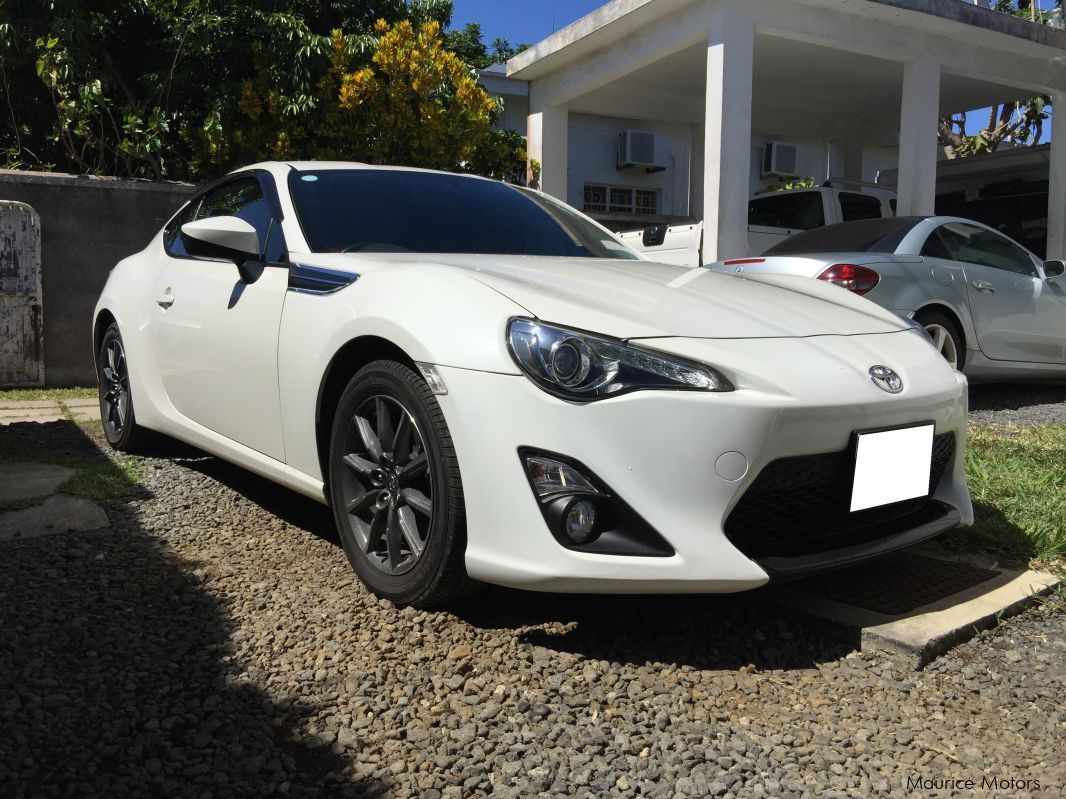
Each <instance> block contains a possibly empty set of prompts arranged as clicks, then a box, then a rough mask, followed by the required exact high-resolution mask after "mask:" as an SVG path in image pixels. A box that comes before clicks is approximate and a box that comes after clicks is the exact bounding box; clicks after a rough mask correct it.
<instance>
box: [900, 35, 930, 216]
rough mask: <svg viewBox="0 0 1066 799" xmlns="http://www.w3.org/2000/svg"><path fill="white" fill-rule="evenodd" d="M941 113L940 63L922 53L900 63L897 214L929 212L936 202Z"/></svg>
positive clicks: (925, 213) (908, 214)
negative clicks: (937, 149)
mask: <svg viewBox="0 0 1066 799" xmlns="http://www.w3.org/2000/svg"><path fill="white" fill-rule="evenodd" d="M939 117H940V63H939V62H938V61H936V60H935V59H933V58H930V57H927V56H923V57H922V58H920V59H918V60H917V61H910V62H908V63H907V64H904V66H903V103H902V106H901V108H900V119H899V186H898V187H897V193H898V195H899V199H898V207H897V210H896V213H897V214H899V215H900V216H928V215H931V214H932V213H933V206H934V204H935V202H936V146H937V120H938V119H939Z"/></svg>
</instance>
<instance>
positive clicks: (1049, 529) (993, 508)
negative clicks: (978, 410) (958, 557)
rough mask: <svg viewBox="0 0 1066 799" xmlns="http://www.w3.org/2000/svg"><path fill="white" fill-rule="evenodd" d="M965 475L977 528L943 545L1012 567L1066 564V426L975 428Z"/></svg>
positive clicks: (958, 533) (947, 539)
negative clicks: (1030, 564)
mask: <svg viewBox="0 0 1066 799" xmlns="http://www.w3.org/2000/svg"><path fill="white" fill-rule="evenodd" d="M966 475H967V481H968V482H969V485H970V494H971V496H972V497H973V502H974V515H975V521H974V526H973V528H971V529H964V530H957V531H955V532H953V533H951V534H949V535H948V536H945V538H944V540H943V542H942V543H943V544H944V545H947V546H948V547H949V548H951V549H956V550H962V551H970V552H974V551H976V552H980V553H982V554H987V555H991V556H992V557H994V558H996V559H998V560H999V561H1000V562H1002V563H1003V564H1004V565H1007V566H1025V565H1028V564H1029V563H1034V562H1035V563H1036V564H1038V565H1045V566H1049V567H1051V568H1056V569H1062V568H1063V566H1064V565H1066V563H1064V562H1066V424H1053V425H1038V426H1034V427H1023V428H1013V427H971V428H970V430H969V440H968V449H967V454H966Z"/></svg>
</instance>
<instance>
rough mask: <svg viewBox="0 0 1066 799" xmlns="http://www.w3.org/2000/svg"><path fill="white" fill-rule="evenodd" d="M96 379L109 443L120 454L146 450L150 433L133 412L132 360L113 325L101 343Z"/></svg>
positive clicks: (102, 420)
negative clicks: (139, 423) (144, 448)
mask: <svg viewBox="0 0 1066 799" xmlns="http://www.w3.org/2000/svg"><path fill="white" fill-rule="evenodd" d="M96 376H97V383H98V385H99V391H100V421H101V422H102V423H103V427H104V437H105V438H106V439H107V443H108V444H110V445H111V446H112V447H113V448H115V449H117V450H119V451H121V452H133V451H136V450H138V449H141V448H143V446H144V444H145V442H146V439H147V437H148V431H146V430H145V429H144V428H143V427H141V426H139V425H138V424H137V417H136V415H135V414H134V412H133V397H132V395H131V394H130V369H129V360H128V359H127V358H126V348H125V346H123V343H122V335H121V334H120V333H119V330H118V325H117V324H116V323H114V322H112V323H111V324H110V325H109V326H108V328H107V330H105V331H104V337H103V339H101V341H100V350H99V352H97V354H96Z"/></svg>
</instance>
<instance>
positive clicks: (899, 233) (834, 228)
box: [763, 216, 922, 255]
mask: <svg viewBox="0 0 1066 799" xmlns="http://www.w3.org/2000/svg"><path fill="white" fill-rule="evenodd" d="M921 221H922V217H915V216H897V217H893V218H890V219H863V220H860V221H858V222H841V223H839V224H836V225H826V226H825V227H819V228H814V229H813V230H805V231H804V232H802V233H797V234H796V235H795V236H793V237H792V238H789V239H785V240H784V241H782V242H780V243H778V244H775V245H774V246H773V247H771V248H770V249H768V250H767V251H766V252H764V253H763V255H807V254H809V253H816V252H895V251H896V248H897V247H899V245H900V242H901V241H903V239H904V237H905V236H906V235H907V234H908V233H910V231H911V229H913V228H914V226H915V225H917V224H918V223H919V222H921Z"/></svg>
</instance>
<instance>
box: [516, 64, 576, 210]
mask: <svg viewBox="0 0 1066 799" xmlns="http://www.w3.org/2000/svg"><path fill="white" fill-rule="evenodd" d="M534 86H535V84H534ZM534 86H531V87H530V98H529V117H528V118H527V129H526V152H527V153H528V154H529V159H530V162H531V163H532V161H533V159H536V160H537V161H539V162H540V169H541V171H540V185H539V186H538V188H539V189H540V190H541V191H543V192H544V193H545V194H550V195H551V196H552V197H555V198H556V199H559V200H562V201H563V202H566V199H567V197H566V195H567V191H566V182H567V181H566V178H567V170H566V168H567V148H568V143H567V139H568V133H569V119H568V117H569V114H568V113H567V107H566V105H565V104H564V105H548V104H546V103H541V102H539V101H538V99H537V97H536V92H535V89H534Z"/></svg>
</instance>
